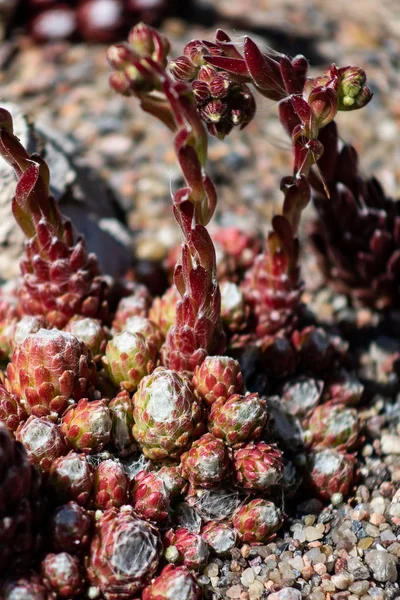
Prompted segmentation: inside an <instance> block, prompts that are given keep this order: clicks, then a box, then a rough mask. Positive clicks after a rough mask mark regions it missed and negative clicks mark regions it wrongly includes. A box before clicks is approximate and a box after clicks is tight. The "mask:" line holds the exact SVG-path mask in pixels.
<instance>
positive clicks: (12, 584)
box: [0, 572, 53, 600]
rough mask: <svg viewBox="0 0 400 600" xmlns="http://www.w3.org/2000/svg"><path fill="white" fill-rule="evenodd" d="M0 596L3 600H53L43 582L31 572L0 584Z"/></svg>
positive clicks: (10, 578)
mask: <svg viewBox="0 0 400 600" xmlns="http://www.w3.org/2000/svg"><path fill="white" fill-rule="evenodd" d="M0 594H1V598H3V600H15V599H18V598H23V599H24V600H53V598H52V594H51V592H49V591H48V589H47V588H46V586H45V585H44V582H43V580H42V578H41V577H39V575H37V573H34V572H31V573H30V574H24V575H21V576H20V577H19V576H14V577H9V578H7V579H5V580H3V581H2V582H1V583H0Z"/></svg>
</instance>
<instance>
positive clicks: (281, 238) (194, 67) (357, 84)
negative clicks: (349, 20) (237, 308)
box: [172, 30, 372, 339]
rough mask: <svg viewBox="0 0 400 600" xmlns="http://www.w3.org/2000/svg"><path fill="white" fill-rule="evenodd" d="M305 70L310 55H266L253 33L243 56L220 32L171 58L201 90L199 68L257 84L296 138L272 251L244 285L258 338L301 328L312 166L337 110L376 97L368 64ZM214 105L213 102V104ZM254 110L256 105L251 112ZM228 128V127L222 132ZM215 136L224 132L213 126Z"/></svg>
mask: <svg viewBox="0 0 400 600" xmlns="http://www.w3.org/2000/svg"><path fill="white" fill-rule="evenodd" d="M307 68H308V63H307V60H306V59H305V58H304V56H296V57H295V58H293V59H290V58H288V57H287V56H285V55H278V54H276V53H273V52H269V53H263V52H262V51H261V49H260V48H259V47H258V46H257V44H256V43H255V42H254V41H253V40H252V39H251V38H248V37H246V38H245V39H244V42H243V55H242V54H241V53H240V52H239V50H238V48H237V47H236V46H235V44H234V43H233V42H232V41H231V39H230V38H229V36H228V35H227V34H226V33H225V32H223V31H221V30H218V31H217V33H216V36H215V40H214V41H213V42H208V41H195V42H191V43H190V44H188V46H187V47H186V52H185V56H182V57H179V59H177V60H176V61H174V62H173V63H172V71H173V73H174V74H175V76H176V77H180V78H184V79H188V80H193V83H192V85H193V86H194V88H195V89H196V87H199V88H200V90H202V89H203V87H204V82H202V81H200V82H199V83H198V77H199V73H200V72H201V73H207V72H208V70H210V72H212V74H213V76H212V77H213V78H212V81H214V80H215V79H216V80H217V82H220V83H219V85H217V86H216V87H217V88H219V87H220V86H223V87H224V88H226V89H227V90H228V91H229V89H230V87H231V86H232V87H233V89H235V86H236V87H238V86H239V87H240V86H245V89H246V90H248V89H249V88H248V87H247V84H251V85H252V86H253V87H254V89H255V90H256V91H257V92H259V93H260V94H261V95H263V96H265V97H266V98H268V99H270V100H273V101H277V102H278V103H279V105H278V110H279V118H280V121H281V123H282V125H283V127H284V129H285V130H286V132H287V133H288V135H290V136H291V138H292V147H293V157H294V161H293V175H291V176H288V177H284V178H283V179H282V182H281V190H282V192H283V194H284V202H283V209H282V215H277V216H275V217H274V219H273V221H272V231H271V232H270V233H269V234H268V235H267V244H266V249H265V251H264V253H263V254H261V255H260V256H259V257H258V258H257V260H256V262H255V264H254V267H253V269H251V270H250V271H248V273H247V277H246V282H245V285H244V292H245V295H246V300H247V302H248V303H249V304H250V306H252V308H253V313H254V316H255V319H256V325H255V332H256V335H257V338H258V339H260V338H263V337H268V336H271V335H275V334H276V333H277V332H283V333H287V332H289V333H290V332H291V331H292V330H293V329H294V327H295V326H296V317H297V312H298V307H299V304H300V298H301V293H302V283H301V279H300V271H299V267H298V256H299V245H298V240H297V231H298V226H299V221H300V216H301V213H302V211H303V209H304V208H305V207H306V206H307V204H308V202H309V201H310V198H311V188H310V183H309V175H310V169H311V167H312V166H313V165H317V166H318V165H319V161H320V159H321V157H322V156H323V152H324V144H323V143H322V142H321V139H320V138H321V135H320V132H321V131H323V129H324V128H325V127H326V126H327V125H329V124H330V123H331V122H332V121H333V119H334V117H335V116H336V113H337V112H338V111H339V110H354V109H357V108H361V107H363V106H365V104H367V103H368V102H369V100H370V99H371V96H372V94H371V92H370V90H369V88H368V87H367V86H366V85H365V81H366V77H365V73H364V72H363V71H362V69H359V68H356V67H344V68H337V67H336V66H335V65H332V66H331V67H329V68H328V69H327V71H326V72H325V73H324V74H323V76H321V77H317V78H315V79H307V77H306V76H307ZM211 69H212V71H211ZM196 77H197V79H196ZM224 82H225V83H224ZM213 103H215V101H214V100H212V101H211V106H213ZM220 104H221V102H219V104H218V106H220ZM243 106H244V107H245V109H244V111H245V112H246V111H247V104H246V103H245V102H244V103H243ZM254 108H255V107H254V104H253V103H252V111H251V112H252V115H251V116H253V115H254V112H255V110H254ZM202 111H203V109H202V108H200V110H199V114H200V116H201V117H202V118H203V119H204V120H205V121H206V122H207V117H208V113H206V114H203V112H202ZM247 115H248V116H249V113H247ZM222 122H223V121H222ZM246 122H247V121H246ZM228 131H229V128H228V129H227V130H226V131H225V132H224V133H227V132H228ZM211 133H215V134H219V135H220V133H221V132H219V131H215V127H214V128H211Z"/></svg>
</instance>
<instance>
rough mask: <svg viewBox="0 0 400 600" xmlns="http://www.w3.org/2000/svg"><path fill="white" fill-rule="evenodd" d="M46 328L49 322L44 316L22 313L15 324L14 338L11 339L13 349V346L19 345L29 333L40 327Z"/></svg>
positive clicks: (36, 330)
mask: <svg viewBox="0 0 400 600" xmlns="http://www.w3.org/2000/svg"><path fill="white" fill-rule="evenodd" d="M48 328H49V324H48V323H47V321H46V319H45V318H44V317H41V316H39V315H35V316H31V315H24V316H23V317H22V319H20V320H19V321H18V323H17V324H16V326H15V330H14V338H13V340H12V346H13V349H14V348H15V346H20V345H21V344H22V343H23V342H24V341H25V338H26V337H27V336H28V335H30V334H31V333H37V332H38V331H39V330H40V329H48Z"/></svg>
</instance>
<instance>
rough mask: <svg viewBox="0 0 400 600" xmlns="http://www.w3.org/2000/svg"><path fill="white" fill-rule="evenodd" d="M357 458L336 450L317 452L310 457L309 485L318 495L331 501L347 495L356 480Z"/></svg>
mask: <svg viewBox="0 0 400 600" xmlns="http://www.w3.org/2000/svg"><path fill="white" fill-rule="evenodd" d="M354 466H355V458H354V456H353V455H352V454H344V453H342V452H339V451H338V450H335V449H326V450H315V451H313V452H311V453H310V455H309V483H310V485H311V486H312V488H313V489H314V490H315V492H316V494H317V495H318V496H319V497H320V498H322V499H324V500H329V499H330V498H331V497H332V496H333V495H334V494H343V495H345V494H347V493H348V492H349V490H350V488H351V486H352V483H353V479H354Z"/></svg>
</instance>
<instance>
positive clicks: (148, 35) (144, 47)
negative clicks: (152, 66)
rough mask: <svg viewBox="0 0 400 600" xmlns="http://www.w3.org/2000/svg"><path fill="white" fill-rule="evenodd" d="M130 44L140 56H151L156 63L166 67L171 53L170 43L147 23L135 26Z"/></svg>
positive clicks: (130, 37) (130, 36)
mask: <svg viewBox="0 0 400 600" xmlns="http://www.w3.org/2000/svg"><path fill="white" fill-rule="evenodd" d="M128 42H129V44H130V45H131V46H132V48H133V49H134V50H135V51H136V52H137V53H138V54H139V55H140V56H142V57H144V56H149V57H151V58H152V59H153V60H154V61H155V62H157V63H159V64H161V65H163V66H165V65H166V59H167V55H168V53H169V51H170V44H169V41H168V39H167V38H166V37H165V36H163V35H161V34H159V33H158V32H157V31H156V30H155V29H154V28H153V27H150V25H146V24H145V23H138V24H137V25H135V27H133V28H132V29H131V30H130V32H129V35H128Z"/></svg>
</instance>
